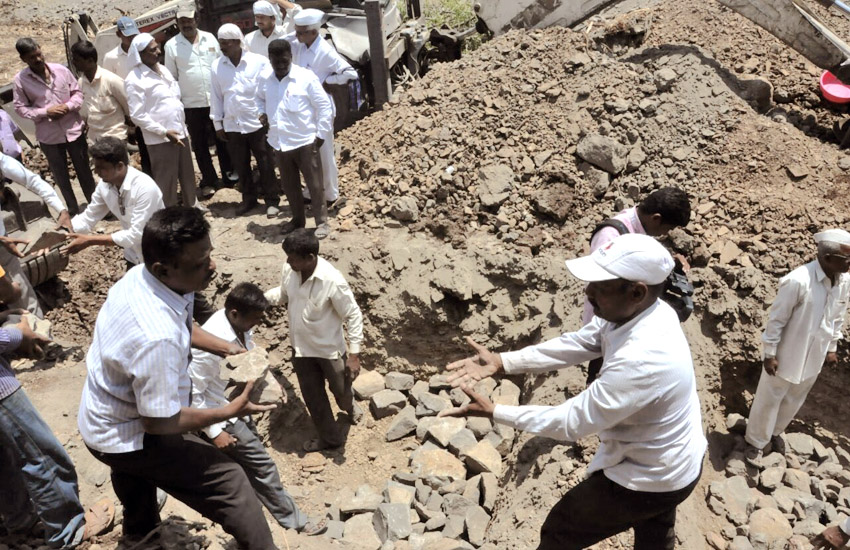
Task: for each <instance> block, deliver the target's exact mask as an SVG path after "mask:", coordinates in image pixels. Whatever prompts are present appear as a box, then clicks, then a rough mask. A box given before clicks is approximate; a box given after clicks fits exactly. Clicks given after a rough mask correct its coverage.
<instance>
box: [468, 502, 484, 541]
mask: <svg viewBox="0 0 850 550" xmlns="http://www.w3.org/2000/svg"><path fill="white" fill-rule="evenodd" d="M489 523H490V514H488V513H487V512H486V511H485V510H484V508H482V507H481V506H472V507H471V508H469V509H468V510H467V511H466V515H465V516H464V524H465V526H466V538H467V539H469V542H471V543H472V544H473V545H474V546H481V545H482V544H484V535H485V533H486V532H487V525H488V524H489Z"/></svg>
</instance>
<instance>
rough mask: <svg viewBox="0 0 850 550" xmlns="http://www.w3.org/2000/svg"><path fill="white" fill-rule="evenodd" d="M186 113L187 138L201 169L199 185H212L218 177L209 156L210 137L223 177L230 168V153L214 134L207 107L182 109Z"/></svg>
mask: <svg viewBox="0 0 850 550" xmlns="http://www.w3.org/2000/svg"><path fill="white" fill-rule="evenodd" d="M183 112H184V113H185V114H186V126H187V127H188V128H189V139H191V140H192V150H193V151H194V152H195V160H197V161H198V168H200V169H201V185H200V187H202V186H204V185H209V186H212V187H214V186H215V184H216V181H217V180H218V177H217V176H216V174H215V167H213V163H212V157H210V138H213V139H215V153H216V155H218V164H219V167H220V168H221V175H222V178H221V179H224V176H225V173H226V172H230V171H231V170H232V168H231V166H230V155H229V154H228V153H227V146H226V144H225V143H224V142H222V141H221V140H220V139H218V137H217V136H216V135H215V129H214V128H213V125H212V120H211V119H210V108H209V107H193V108H191V109H183Z"/></svg>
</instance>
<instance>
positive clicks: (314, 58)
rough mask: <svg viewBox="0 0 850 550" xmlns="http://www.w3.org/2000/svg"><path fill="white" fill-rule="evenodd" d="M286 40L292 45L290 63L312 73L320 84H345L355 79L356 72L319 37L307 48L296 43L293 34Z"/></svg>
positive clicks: (296, 40)
mask: <svg viewBox="0 0 850 550" xmlns="http://www.w3.org/2000/svg"><path fill="white" fill-rule="evenodd" d="M286 39H287V40H288V41H289V43H290V44H291V45H292V62H293V63H295V64H296V65H298V66H299V67H304V68H305V69H310V70H311V71H313V74H315V75H316V76H317V77H319V82H321V83H322V84H345V83H346V82H348V81H349V80H356V79H357V71H355V70H354V68H353V67H352V66H351V65H350V64H349V63H348V61H346V60H345V59H343V58H342V56H341V55H339V52H337V51H336V50H335V49H334V47H333V46H331V45H330V44H328V42H327V41H326V40H325V39H324V38H322V37H321V36H317V37H316V40H314V41H313V43H312V44H310V47H309V48H308V47H307V45H305V44H302V43H301V42H299V41H298V39H297V38H296V37H295V33H292V34H289V35H287V37H286Z"/></svg>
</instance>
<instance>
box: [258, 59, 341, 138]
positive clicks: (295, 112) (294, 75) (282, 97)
mask: <svg viewBox="0 0 850 550" xmlns="http://www.w3.org/2000/svg"><path fill="white" fill-rule="evenodd" d="M257 104H258V106H259V109H260V112H263V113H265V114H266V115H267V116H268V119H269V134H268V142H269V144H270V145H271V146H272V147H274V148H275V149H276V150H278V151H291V150H293V149H298V148H299V147H304V146H305V145H309V144H311V143H313V142H314V141H316V137H317V136H323V135H327V133H328V132H330V131H332V130H333V109H332V107H331V101H330V99H329V98H328V94H327V93H326V92H325V90H324V88H322V84H321V83H320V82H319V79H318V77H316V75H315V74H313V73H312V72H311V71H309V70H307V69H305V68H303V67H299V66H298V65H292V66H291V68H290V69H289V74H288V75H286V76H285V77H283V78H282V79H280V80H278V78H277V76H275V74H274V73H272V74H271V75H270V76H268V77H266V78H265V79H264V80H263V83H262V84H261V85H260V89H259V91H258V94H257Z"/></svg>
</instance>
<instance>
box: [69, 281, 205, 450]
mask: <svg viewBox="0 0 850 550" xmlns="http://www.w3.org/2000/svg"><path fill="white" fill-rule="evenodd" d="M193 297H194V293H191V292H190V293H188V294H183V295H180V294H177V293H175V292H174V291H173V290H171V289H169V288H168V287H166V286H165V285H164V284H162V283H161V282H160V281H159V280H158V279H156V277H154V276H153V275H152V274H151V273H150V272H149V271H148V270H147V268H146V267H145V266H144V265H138V266H136V267H134V268H132V269H131V270H129V271H128V272H127V274H126V275H125V276H124V277H123V278H122V279H121V280H120V281H118V282H117V283H115V286H113V287H112V288H111V289H110V291H109V295H108V296H107V298H106V302H105V303H104V304H103V307H102V308H101V310H100V313H98V315H97V321H96V322H95V326H94V339H93V340H92V343H91V347H90V348H89V352H88V355H87V356H86V367H87V369H88V375H87V377H86V383H85V385H84V386H83V395H82V397H81V399H80V412H79V415H78V424H79V428H80V434H81V435H82V436H83V441H85V443H86V445H88V446H89V447H91V448H92V449H95V450H97V451H100V452H103V453H127V452H131V451H138V450H140V449H142V448H143V440H144V432H145V430H144V427H143V425H142V419H141V417H143V416H145V417H150V418H170V417H172V416H174V415H175V414H177V413H178V412H180V409H181V408H182V407H188V406H189V403H190V399H191V391H192V383H191V380H190V379H189V374H188V370H187V369H188V366H189V362H190V361H191V360H192V355H191V341H192V301H193Z"/></svg>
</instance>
